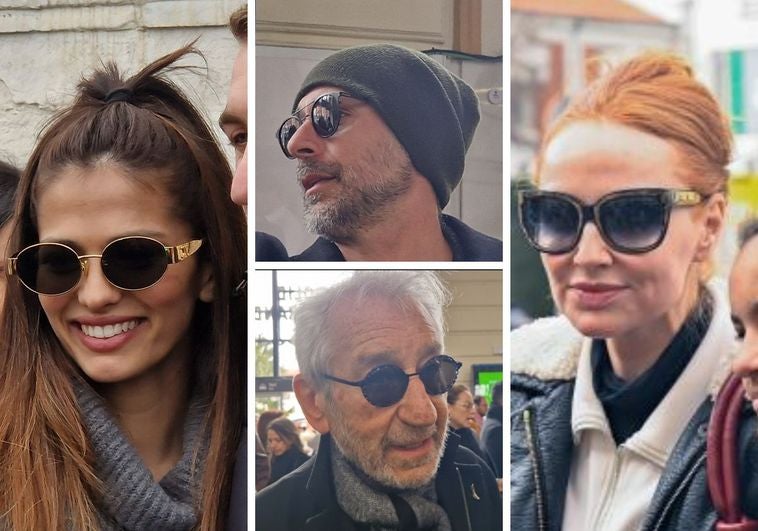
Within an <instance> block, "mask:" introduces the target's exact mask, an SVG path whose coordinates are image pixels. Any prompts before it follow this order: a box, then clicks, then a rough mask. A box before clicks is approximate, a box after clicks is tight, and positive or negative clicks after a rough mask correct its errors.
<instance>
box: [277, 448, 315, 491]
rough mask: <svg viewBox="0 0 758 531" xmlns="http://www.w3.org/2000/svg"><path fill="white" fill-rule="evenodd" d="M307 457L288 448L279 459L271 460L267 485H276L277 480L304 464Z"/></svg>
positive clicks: (296, 450) (298, 451) (294, 449)
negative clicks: (269, 477)
mask: <svg viewBox="0 0 758 531" xmlns="http://www.w3.org/2000/svg"><path fill="white" fill-rule="evenodd" d="M308 459H309V457H308V456H307V455H305V454H304V453H303V452H301V451H300V450H298V449H297V448H295V447H294V446H290V447H289V449H288V450H287V451H286V452H284V453H283V454H282V455H280V456H279V457H276V456H274V457H272V458H271V479H270V480H269V482H268V484H269V485H271V484H272V483H276V481H277V480H279V479H280V478H283V477H284V476H286V475H287V474H289V473H290V472H292V471H293V470H296V469H297V468H299V467H300V465H302V464H303V463H305V462H306V461H307V460H308Z"/></svg>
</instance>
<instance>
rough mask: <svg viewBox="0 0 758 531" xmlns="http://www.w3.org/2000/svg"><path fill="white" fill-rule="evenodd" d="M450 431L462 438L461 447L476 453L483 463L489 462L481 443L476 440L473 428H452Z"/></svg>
mask: <svg viewBox="0 0 758 531" xmlns="http://www.w3.org/2000/svg"><path fill="white" fill-rule="evenodd" d="M450 431H452V432H453V433H455V434H456V435H457V436H458V437H460V438H461V446H465V447H466V448H468V449H469V450H471V451H472V452H474V453H475V454H476V455H478V456H479V457H481V458H482V460H483V461H485V462H486V461H487V457H486V456H485V455H484V452H482V449H481V448H479V441H478V440H477V439H476V435H475V434H474V430H472V429H471V428H457V429H456V428H453V427H452V426H450Z"/></svg>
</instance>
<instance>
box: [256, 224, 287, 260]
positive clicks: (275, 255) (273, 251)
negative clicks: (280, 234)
mask: <svg viewBox="0 0 758 531" xmlns="http://www.w3.org/2000/svg"><path fill="white" fill-rule="evenodd" d="M287 260H288V258H287V249H285V248H284V244H282V242H280V241H279V239H278V238H277V237H276V236H271V235H270V234H266V233H265V232H260V231H255V261H256V262H285V261H287Z"/></svg>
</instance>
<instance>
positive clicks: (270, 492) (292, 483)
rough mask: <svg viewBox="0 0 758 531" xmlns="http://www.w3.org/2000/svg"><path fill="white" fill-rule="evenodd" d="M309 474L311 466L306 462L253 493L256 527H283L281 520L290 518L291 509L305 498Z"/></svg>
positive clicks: (300, 504) (300, 505)
mask: <svg viewBox="0 0 758 531" xmlns="http://www.w3.org/2000/svg"><path fill="white" fill-rule="evenodd" d="M310 474H311V466H309V464H308V463H306V464H305V465H304V466H301V467H300V468H298V469H296V470H295V471H294V472H291V473H289V474H287V475H286V476H284V477H283V478H281V479H279V480H278V481H277V482H276V483H272V484H271V485H269V486H267V487H266V488H264V489H262V490H261V491H259V492H258V493H257V494H256V495H255V525H256V529H283V528H284V527H283V522H284V521H285V520H288V519H290V518H291V516H292V514H291V513H293V510H295V509H296V508H298V507H302V503H303V501H305V500H306V499H307V496H306V485H307V484H308V478H309V477H310ZM272 526H279V527H272ZM287 529H289V527H287Z"/></svg>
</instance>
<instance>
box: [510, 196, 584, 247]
mask: <svg viewBox="0 0 758 531" xmlns="http://www.w3.org/2000/svg"><path fill="white" fill-rule="evenodd" d="M579 215H580V214H579V210H578V209H577V208H576V207H575V206H574V205H573V204H572V203H571V202H569V201H568V200H567V199H565V198H562V197H557V196H552V195H532V196H526V197H524V200H523V201H522V203H521V225H522V227H523V228H524V233H525V234H526V236H527V238H528V239H529V242H530V243H531V244H532V245H533V246H534V247H536V248H537V249H539V250H541V251H546V252H551V253H560V252H567V251H569V250H571V248H573V247H574V245H575V244H576V241H577V237H578V236H579Z"/></svg>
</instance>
